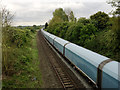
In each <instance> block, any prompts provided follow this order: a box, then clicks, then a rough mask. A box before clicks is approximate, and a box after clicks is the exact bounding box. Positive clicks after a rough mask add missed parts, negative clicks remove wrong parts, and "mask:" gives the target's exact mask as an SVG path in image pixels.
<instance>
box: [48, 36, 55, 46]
mask: <svg viewBox="0 0 120 90" xmlns="http://www.w3.org/2000/svg"><path fill="white" fill-rule="evenodd" d="M55 38H56V36H55V35H53V34H51V35H50V36H49V42H50V43H51V44H52V45H53V44H54V39H55Z"/></svg>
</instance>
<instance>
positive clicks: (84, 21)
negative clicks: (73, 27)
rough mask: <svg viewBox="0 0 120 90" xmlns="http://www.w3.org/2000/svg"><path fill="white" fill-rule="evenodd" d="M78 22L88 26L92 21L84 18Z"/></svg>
mask: <svg viewBox="0 0 120 90" xmlns="http://www.w3.org/2000/svg"><path fill="white" fill-rule="evenodd" d="M77 22H78V23H82V24H84V25H86V24H89V23H90V20H89V19H86V18H84V17H81V18H79V19H78V21H77Z"/></svg>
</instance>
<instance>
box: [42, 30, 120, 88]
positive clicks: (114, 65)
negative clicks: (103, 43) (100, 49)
mask: <svg viewBox="0 0 120 90" xmlns="http://www.w3.org/2000/svg"><path fill="white" fill-rule="evenodd" d="M41 32H42V34H43V36H44V37H45V39H46V40H47V41H48V42H49V43H50V44H52V45H53V46H54V47H55V48H56V49H57V50H58V51H59V52H60V53H61V54H62V55H63V56H65V58H67V59H68V60H69V61H70V62H71V63H72V64H73V65H75V67H77V68H78V69H79V70H80V71H82V73H83V74H84V75H85V76H86V77H87V78H89V80H90V81H91V82H93V83H94V84H95V85H96V87H98V88H101V89H103V88H114V89H115V88H116V89H118V90H119V89H120V87H119V84H120V71H119V70H120V63H119V62H117V61H113V60H111V59H110V58H108V57H105V56H102V55H100V54H98V53H95V52H93V51H90V50H88V49H86V48H83V47H81V46H78V45H76V44H74V43H71V42H69V41H66V40H64V39H62V38H60V37H57V36H55V35H53V34H50V33H48V32H46V31H44V30H43V29H41Z"/></svg>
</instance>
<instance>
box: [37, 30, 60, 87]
mask: <svg viewBox="0 0 120 90" xmlns="http://www.w3.org/2000/svg"><path fill="white" fill-rule="evenodd" d="M37 47H38V51H39V60H40V70H41V71H40V72H41V73H42V81H43V83H42V86H41V88H62V85H61V83H60V81H59V80H58V77H57V76H56V75H55V72H54V71H53V68H52V66H51V64H50V62H49V60H50V59H53V58H54V55H51V56H48V55H49V53H50V50H51V49H50V48H49V46H48V45H47V43H46V42H45V40H44V38H43V37H42V36H41V32H40V31H38V33H37ZM50 57H51V58H50Z"/></svg>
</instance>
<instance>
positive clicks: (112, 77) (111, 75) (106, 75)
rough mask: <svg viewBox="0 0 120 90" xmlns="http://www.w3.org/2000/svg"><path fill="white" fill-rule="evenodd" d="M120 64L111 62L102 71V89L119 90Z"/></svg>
mask: <svg viewBox="0 0 120 90" xmlns="http://www.w3.org/2000/svg"><path fill="white" fill-rule="evenodd" d="M119 70H120V63H119V62H116V61H111V62H109V63H107V64H106V65H104V67H103V69H102V71H103V72H102V88H117V89H118V90H120V71H119Z"/></svg>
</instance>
